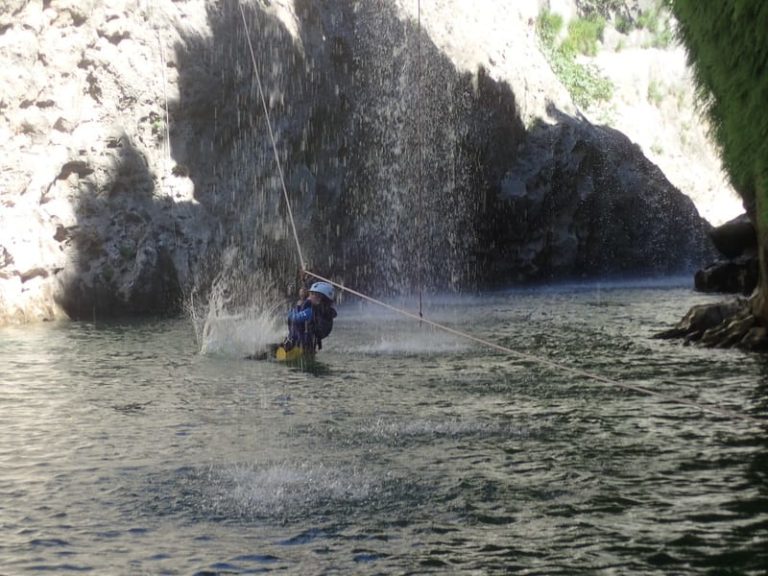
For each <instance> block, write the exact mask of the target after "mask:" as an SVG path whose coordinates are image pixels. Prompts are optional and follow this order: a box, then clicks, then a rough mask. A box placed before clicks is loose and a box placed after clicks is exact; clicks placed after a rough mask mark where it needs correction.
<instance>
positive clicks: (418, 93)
mask: <svg viewBox="0 0 768 576" xmlns="http://www.w3.org/2000/svg"><path fill="white" fill-rule="evenodd" d="M416 42H417V44H416V50H417V61H418V80H417V82H416V112H417V118H416V138H417V142H416V146H417V147H418V151H419V155H418V170H417V173H418V178H417V185H418V187H419V210H418V215H417V220H418V222H417V227H418V228H419V229H422V231H423V227H422V225H421V224H422V222H421V219H422V217H423V216H424V179H423V174H422V170H423V167H424V151H423V148H424V144H423V140H422V138H423V136H422V125H421V124H422V113H421V79H422V76H421V0H417V1H416ZM425 244H426V242H419V258H418V278H419V318H421V317H423V316H424V304H423V296H424V261H423V260H424V255H423V252H424V246H425Z"/></svg>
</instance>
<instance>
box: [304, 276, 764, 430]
mask: <svg viewBox="0 0 768 576" xmlns="http://www.w3.org/2000/svg"><path fill="white" fill-rule="evenodd" d="M304 273H305V274H307V275H308V276H312V277H313V278H317V279H318V280H321V281H323V282H328V284H331V285H332V286H335V287H336V288H338V289H339V290H343V291H344V292H349V293H350V294H352V295H354V296H357V297H358V298H362V299H363V300H366V301H368V302H371V303H372V304H376V305H377V306H381V307H382V308H386V309H387V310H391V311H392V312H396V313H398V314H401V315H403V316H406V317H408V318H413V319H414V320H419V321H420V322H424V323H426V324H428V325H429V326H432V327H433V328H436V329H438V330H441V331H443V332H447V333H448V334H453V335H454V336H459V337H460V338H464V339H466V340H471V341H472V342H476V343H477V344H482V345H483V346H486V347H488V348H493V349H494V350H498V351H499V352H505V353H507V354H511V355H512V356H515V357H517V358H519V359H521V360H526V361H529V362H534V363H536V364H542V365H544V366H547V367H549V368H552V369H554V370H557V371H559V372H567V373H569V374H572V375H574V376H581V377H584V378H588V379H590V380H594V381H597V382H602V383H603V384H610V385H611V386H617V387H619V388H623V389H625V390H632V391H634V392H639V393H640V394H645V395H648V396H654V397H656V398H659V399H662V400H666V401H668V402H673V403H675V404H682V405H686V406H689V407H691V408H696V409H698V410H703V411H705V412H711V413H712V414H717V415H718V416H725V417H727V418H739V419H742V420H746V421H750V422H755V423H758V422H761V421H760V420H759V419H757V418H754V417H752V416H749V415H748V414H741V413H738V412H732V411H730V410H726V409H723V408H718V407H717V406H709V405H707V404H700V403H698V402H694V401H692V400H686V399H685V398H677V397H675V396H669V395H668V394H664V393H663V392H656V391H655V390H651V389H650V388H646V387H645V386H638V385H637V384H627V383H625V382H619V381H618V380H613V379H612V378H607V377H605V376H601V375H599V374H594V373H592V372H588V371H586V370H582V369H581V368H574V367H572V366H566V365H564V364H559V363H557V362H554V361H552V360H548V359H547V358H541V357H539V356H534V355H533V354H527V353H525V352H520V351H519V350H514V349H512V348H509V347H507V346H502V345H501V344H496V343H495V342H491V341H489V340H484V339H483V338H478V337H477V336H473V335H471V334H468V333H467V332H462V331H461V330H456V329H455V328H451V327H450V326H446V325H445V324H440V323H438V322H435V321H433V320H430V319H428V318H424V317H422V315H421V313H419V314H418V315H416V314H414V313H412V312H408V311H407V310H403V309H402V308H398V307H396V306H392V305H391V304H387V303H386V302H382V301H381V300H377V299H375V298H372V297H371V296H367V295H365V294H363V293H362V292H358V291H357V290H353V289H352V288H348V287H346V286H343V285H342V284H339V283H337V282H334V281H333V280H329V279H328V278H324V277H323V276H320V275H319V274H315V273H314V272H311V271H309V270H305V271H304Z"/></svg>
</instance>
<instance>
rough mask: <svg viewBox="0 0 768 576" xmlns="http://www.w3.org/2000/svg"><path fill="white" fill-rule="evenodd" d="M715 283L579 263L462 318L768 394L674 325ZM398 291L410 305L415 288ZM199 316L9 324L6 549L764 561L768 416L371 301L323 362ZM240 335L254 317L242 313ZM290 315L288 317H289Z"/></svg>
mask: <svg viewBox="0 0 768 576" xmlns="http://www.w3.org/2000/svg"><path fill="white" fill-rule="evenodd" d="M708 300H712V298H710V297H707V296H702V295H696V294H693V293H691V292H690V291H689V290H688V289H686V288H677V287H674V286H671V287H670V286H645V287H635V288H630V287H626V286H625V287H622V286H606V285H601V286H595V285H592V286H571V287H561V288H559V289H548V290H545V291H543V290H539V291H533V290H531V291H512V292H499V293H495V294H492V295H485V296H482V297H472V298H470V297H465V298H461V297H444V298H433V299H431V300H430V301H429V303H428V306H427V309H426V313H427V315H428V316H429V317H430V318H431V319H433V320H435V321H438V322H441V323H445V324H448V325H451V326H455V327H457V328H460V329H462V330H467V331H469V332H471V333H472V334H473V335H476V336H478V337H481V338H485V339H489V340H492V341H494V342H499V343H502V344H504V345H505V346H509V347H512V348H514V349H515V350H520V351H523V352H526V353H530V354H535V355H537V356H540V357H544V358H548V359H551V360H555V361H556V362H559V363H563V364H566V365H569V366H578V367H580V368H582V369H585V370H590V371H593V372H596V373H599V374H601V375H605V376H608V377H610V378H615V379H618V380H621V381H622V382H628V383H633V384H639V385H642V386H648V387H650V388H653V389H654V390H658V391H660V392H664V393H666V394H669V395H671V396H675V397H680V398H686V399H689V400H692V401H696V402H701V403H709V404H713V405H717V406H720V407H723V408H727V409H731V410H735V411H740V412H746V413H750V414H752V415H755V416H759V417H760V418H762V419H766V418H768V392H767V391H768V363H766V360H765V359H764V358H761V357H758V356H747V355H743V354H741V353H740V352H736V351H722V350H705V349H700V348H691V347H684V346H682V345H680V344H678V343H670V342H662V341H656V340H652V339H650V336H651V335H652V334H653V333H654V332H656V331H659V330H661V329H663V328H665V327H666V326H667V324H669V323H670V322H671V321H673V320H674V319H676V318H678V317H680V316H681V315H682V314H683V313H684V312H685V311H687V309H688V307H689V306H690V305H692V304H694V303H698V302H704V301H708ZM397 304H398V305H401V304H402V305H404V306H408V305H409V304H413V303H409V302H399V303H397ZM232 322H233V325H232V326H227V327H226V329H220V330H218V331H212V332H210V333H209V334H208V335H207V340H206V344H205V345H206V346H207V348H206V350H208V351H209V353H207V354H200V353H199V348H200V346H199V345H198V343H197V340H196V337H195V333H194V329H193V327H192V326H191V323H190V322H188V321H184V320H176V321H162V322H141V323H123V324H100V323H97V324H88V323H78V324H74V323H73V324H47V325H37V326H29V327H24V328H9V329H4V330H2V331H0V352H2V357H3V362H2V365H0V390H1V393H0V414H2V424H0V429H2V432H3V434H2V442H0V526H2V531H3V538H2V539H0V559H2V561H0V564H1V565H2V568H1V569H0V573H3V574H5V573H8V574H17V573H28V572H39V571H40V570H45V571H49V572H54V573H66V572H71V571H86V570H88V571H91V572H94V573H111V574H135V573H150V574H154V573H168V574H191V573H201V574H203V573H253V572H257V571H272V570H274V571H282V572H287V573H294V574H312V573H325V572H334V571H338V572H341V573H355V574H361V573H362V574H365V573H372V574H373V573H404V572H416V573H423V572H438V573H499V572H514V571H519V572H521V573H529V574H594V573H616V574H649V573H658V574H671V573H674V574H701V573H713V574H714V573H733V574H763V573H764V566H765V565H768V552H767V550H768V542H766V539H768V445H767V444H768V442H766V440H765V438H766V433H765V427H764V426H763V427H760V426H757V425H755V424H754V423H748V422H744V421H733V420H729V419H727V418H723V417H718V416H715V415H712V414H708V413H705V412H701V411H697V410H695V409H692V408H690V407H686V406H680V405H675V404H673V403H670V402H664V401H661V400H659V399H657V398H653V397H647V396H641V395H638V394H635V393H630V392H627V391H625V390H622V389H616V388H612V387H611V386H608V385H605V384H600V383H595V382H592V381H589V380H587V379H585V378H577V377H574V376H571V375H568V374H564V373H559V372H558V371H556V370H554V369H552V368H547V367H545V366H542V365H537V364H535V363H532V362H521V361H518V360H516V359H514V358H509V357H508V356H507V355H505V354H501V353H497V352H495V351H492V350H485V349H482V348H480V347H478V346H477V345H475V344H473V343H471V342H468V341H463V340H460V339H456V338H453V337H451V336H446V335H444V334H440V333H435V332H434V331H433V330H431V329H429V328H427V327H425V326H419V325H418V324H417V323H414V322H411V321H409V320H407V319H400V318H398V317H396V316H394V315H393V314H391V313H389V312H382V311H380V310H378V309H375V308H373V307H369V306H364V305H360V304H357V303H354V302H349V303H347V304H346V305H345V306H343V307H342V309H341V313H340V317H339V319H338V321H337V324H336V327H335V329H334V333H333V335H332V336H331V338H329V339H328V340H327V345H326V346H325V349H324V350H323V352H322V355H321V357H320V365H321V367H322V369H320V370H312V371H303V370H301V369H298V368H292V367H287V366H282V365H278V364H276V363H273V362H255V361H246V360H241V359H240V358H241V356H242V353H243V351H244V350H243V349H242V343H243V342H251V343H253V342H261V341H267V336H265V334H264V333H254V334H249V331H256V332H258V331H259V330H263V331H265V333H266V331H267V330H268V329H269V328H268V327H269V326H271V324H270V323H269V322H262V321H259V322H251V321H249V320H248V319H245V320H244V321H243V323H242V324H241V325H238V324H237V322H236V319H235V320H233V321H232ZM233 335H234V336H233ZM268 337H269V338H274V334H273V333H269V334H268Z"/></svg>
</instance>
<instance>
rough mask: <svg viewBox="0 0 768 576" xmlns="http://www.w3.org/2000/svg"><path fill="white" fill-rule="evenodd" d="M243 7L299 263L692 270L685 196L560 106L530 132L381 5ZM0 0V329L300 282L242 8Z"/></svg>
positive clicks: (408, 269)
mask: <svg viewBox="0 0 768 576" xmlns="http://www.w3.org/2000/svg"><path fill="white" fill-rule="evenodd" d="M243 7H244V14H245V20H246V24H247V25H248V28H249V30H250V39H251V41H252V44H253V48H254V53H253V56H254V58H255V60H256V65H257V66H258V69H259V72H260V79H261V82H262V85H263V88H264V91H265V98H266V102H267V107H268V110H269V117H270V120H271V123H272V128H273V131H274V133H275V135H276V137H277V148H278V153H279V157H280V160H281V164H282V168H283V171H284V175H285V182H286V185H287V191H288V194H289V197H290V200H291V204H292V207H293V209H294V216H295V220H296V224H297V227H298V234H299V237H300V239H301V244H302V250H303V252H304V256H305V258H306V260H307V262H308V264H309V266H310V267H311V268H312V269H314V270H316V271H318V272H323V273H327V274H330V275H333V276H334V277H335V278H338V279H340V280H344V281H346V282H348V283H350V284H354V285H356V286H358V287H360V288H363V289H369V288H375V289H378V290H379V291H398V290H408V289H411V288H413V287H415V286H416V285H418V284H422V283H423V284H426V285H427V286H433V287H436V288H439V289H445V288H450V287H453V288H462V287H474V286H481V285H485V284H488V283H502V282H511V281H516V280H529V279H545V278H546V279H551V278H558V277H564V276H574V275H595V274H607V273H641V272H668V271H673V270H675V271H677V270H678V269H681V268H685V267H687V266H688V265H689V264H692V265H697V264H700V262H701V261H702V260H701V259H702V254H703V253H704V252H706V250H707V248H706V242H707V240H706V237H705V234H704V232H705V230H704V225H703V223H702V222H701V221H700V220H699V219H698V217H697V215H696V213H695V210H694V209H693V206H692V204H691V203H690V202H689V201H687V199H686V198H685V197H684V196H683V195H682V194H680V193H679V192H678V191H676V190H675V189H674V188H672V186H671V185H670V184H669V183H668V182H667V181H666V180H665V179H664V177H663V175H662V174H661V173H660V172H659V171H658V169H656V168H655V167H654V166H653V165H652V164H650V163H649V162H648V161H647V160H646V159H645V158H644V157H642V154H640V153H639V151H638V150H637V149H636V148H635V147H633V146H632V145H631V143H630V142H629V141H628V140H626V138H624V137H622V136H621V135H620V134H618V133H615V132H611V131H609V130H606V129H602V128H598V127H594V126H591V125H588V124H586V123H584V122H579V121H577V120H574V119H572V118H568V117H567V116H561V117H560V118H557V114H555V116H554V118H555V121H556V123H555V124H554V125H549V124H542V125H540V126H537V127H534V128H532V129H531V130H530V131H526V129H525V128H524V126H523V123H522V122H521V120H520V117H519V114H518V106H517V104H516V96H515V91H514V88H513V87H511V86H509V85H508V84H506V83H505V82H503V81H499V80H497V79H494V78H491V77H490V76H489V75H488V74H486V73H485V72H484V71H483V70H482V69H480V70H477V71H476V72H475V73H474V74H471V73H468V72H466V71H459V70H457V69H456V67H455V66H454V64H453V63H452V62H451V61H450V60H449V59H448V58H446V57H445V55H444V54H443V53H442V52H441V51H440V50H439V49H438V48H437V47H436V46H435V45H434V44H432V43H431V42H430V40H429V37H428V36H427V35H426V34H424V33H423V32H422V34H421V35H419V34H418V30H417V28H416V26H415V24H414V22H413V21H412V20H407V19H405V18H404V17H403V15H402V14H401V13H400V12H399V11H398V8H397V5H396V4H395V3H394V2H389V1H387V0H377V1H372V2H363V3H357V4H355V3H348V2H332V1H325V2H310V1H308V0H296V1H295V2H290V1H289V0H283V1H279V2H278V1H275V2H272V3H267V4H266V5H265V4H262V3H243ZM3 8H4V9H3V10H2V11H0V86H3V91H2V92H1V93H0V109H1V110H2V112H3V114H2V119H1V120H0V146H2V150H0V153H1V154H2V160H1V161H0V162H2V166H0V168H1V169H0V203H2V212H0V322H8V321H24V320H30V319H39V318H55V317H58V316H64V315H66V316H70V317H74V318H91V317H94V316H97V317H101V316H105V315H120V314H144V313H152V314H155V313H160V312H164V311H173V310H176V309H178V307H179V305H180V302H181V300H182V299H183V298H184V296H185V295H187V294H189V293H191V292H194V291H202V292H205V290H206V289H207V287H208V286H210V283H211V282H212V280H213V278H216V277H221V276H222V275H224V276H230V277H232V278H238V279H239V280H238V282H241V283H242V285H244V286H249V280H248V279H249V278H251V277H252V276H254V275H256V274H261V275H268V276H270V277H271V278H273V279H274V281H275V283H276V284H277V285H279V286H282V285H285V284H286V283H288V282H289V281H290V280H291V279H292V278H294V276H295V272H296V269H297V268H298V258H297V251H296V248H295V246H294V242H293V236H292V233H291V230H290V227H289V223H288V220H287V214H286V206H285V202H284V200H283V198H282V186H281V182H280V180H279V178H278V173H277V170H276V165H275V159H274V155H273V149H272V144H271V142H270V140H269V138H268V130H267V126H266V118H265V115H264V111H263V109H262V103H261V98H260V96H259V92H258V89H257V83H256V77H255V76H254V73H253V72H254V70H253V62H252V61H251V54H250V50H249V46H248V43H247V41H246V36H245V32H244V30H245V28H244V25H243V17H242V13H241V12H240V5H239V4H238V3H237V2H235V1H233V0H226V1H224V2H212V1H210V2H209V1H204V0H187V1H186V2H170V1H167V2H151V3H145V2H137V1H129V0H111V1H110V2H104V3H102V2H74V1H69V0H51V1H50V2H44V3H39V2H24V1H16V2H8V0H6V2H5V3H4V4H3ZM550 76H551V75H550ZM530 82H531V83H532V84H535V79H534V78H531V79H530ZM166 107H167V108H166ZM166 109H167V114H166ZM225 254H226V255H227V257H226V258H224V257H223V255H225ZM233 254H236V255H235V256H233ZM233 284H237V282H233ZM244 290H246V291H247V288H245V289H244Z"/></svg>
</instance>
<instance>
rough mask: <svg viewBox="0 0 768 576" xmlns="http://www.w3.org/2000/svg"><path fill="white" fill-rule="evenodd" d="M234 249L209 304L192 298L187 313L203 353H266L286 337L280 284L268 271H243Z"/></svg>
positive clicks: (226, 258)
mask: <svg viewBox="0 0 768 576" xmlns="http://www.w3.org/2000/svg"><path fill="white" fill-rule="evenodd" d="M241 264H242V263H241V261H240V260H239V259H238V251H237V250H235V249H230V250H229V251H227V253H226V254H225V257H224V258H223V259H222V268H221V271H220V272H219V274H218V275H217V276H216V278H215V279H214V281H213V285H212V287H211V289H210V291H209V293H208V298H207V300H206V301H205V302H202V303H197V304H196V303H195V302H194V300H193V299H192V297H190V300H189V302H188V303H187V311H188V314H189V316H190V317H191V319H192V323H193V325H194V327H195V335H196V339H197V343H198V346H199V347H200V353H201V354H209V355H221V356H233V357H243V356H247V355H249V354H254V353H256V352H260V351H264V350H266V348H267V347H268V345H269V344H272V343H274V342H279V341H280V340H281V339H282V338H283V337H284V336H285V333H286V331H285V329H284V328H282V327H281V325H280V324H281V321H282V320H281V319H282V316H283V314H282V312H283V308H284V306H285V304H284V299H283V298H282V297H281V296H280V293H279V291H278V289H277V286H276V283H275V282H274V281H273V280H272V279H271V277H270V275H269V274H268V273H265V272H258V273H249V272H247V271H245V270H243V268H242V265H241Z"/></svg>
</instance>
